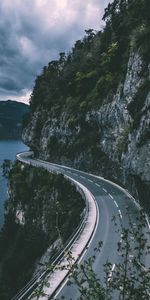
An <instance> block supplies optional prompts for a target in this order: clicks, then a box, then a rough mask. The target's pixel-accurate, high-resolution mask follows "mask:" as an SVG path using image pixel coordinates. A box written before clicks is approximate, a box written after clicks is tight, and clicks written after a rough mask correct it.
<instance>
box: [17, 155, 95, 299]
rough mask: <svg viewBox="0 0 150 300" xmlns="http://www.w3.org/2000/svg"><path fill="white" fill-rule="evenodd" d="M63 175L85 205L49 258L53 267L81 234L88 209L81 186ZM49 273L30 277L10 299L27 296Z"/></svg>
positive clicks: (53, 171)
mask: <svg viewBox="0 0 150 300" xmlns="http://www.w3.org/2000/svg"><path fill="white" fill-rule="evenodd" d="M25 153H26V152H25ZM30 155H31V153H29V152H28V153H26V155H25V156H26V157H29V156H30ZM16 157H17V160H19V161H21V162H23V163H27V161H24V159H22V158H20V157H19V154H17V155H16ZM28 164H31V165H33V166H36V164H35V163H32V162H28ZM49 171H50V172H51V173H54V174H56V173H57V172H56V171H55V170H49ZM57 174H58V173H57ZM64 177H65V178H66V180H69V181H70V182H71V184H73V185H75V186H76V188H77V190H78V191H79V193H80V194H81V196H82V198H83V199H84V201H85V204H86V207H85V208H84V212H83V216H82V219H81V221H80V223H79V225H78V226H77V227H76V229H75V231H74V232H73V233H72V234H71V236H70V237H69V238H68V240H67V241H66V242H65V243H64V245H63V247H62V248H61V249H60V250H59V251H58V252H56V253H55V254H54V255H53V256H52V257H51V258H50V260H49V264H51V265H52V266H54V267H55V266H56V264H58V263H59V262H60V261H61V259H62V257H63V256H64V254H65V253H66V251H68V250H69V249H70V247H71V246H72V245H73V243H74V242H75V241H76V240H77V239H78V238H79V236H80V235H81V233H82V231H83V229H84V227H85V224H86V220H87V217H88V211H89V205H88V201H87V199H86V196H85V193H84V191H83V190H82V188H81V187H80V186H79V185H78V184H77V183H76V182H75V181H74V180H73V179H71V178H70V177H68V176H66V175H64ZM49 273H50V271H48V270H45V271H42V272H39V273H37V274H36V275H35V276H34V278H32V279H31V280H30V281H29V282H28V283H27V284H26V285H25V286H24V288H23V289H21V290H20V291H19V292H18V293H17V294H16V295H15V296H14V297H13V298H12V299H11V300H25V299H27V297H29V296H30V295H31V293H32V292H33V291H34V290H35V288H36V287H37V286H38V284H39V281H40V280H41V279H44V278H45V277H46V275H47V274H49Z"/></svg>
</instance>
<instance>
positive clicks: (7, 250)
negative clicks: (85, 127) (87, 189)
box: [0, 163, 84, 300]
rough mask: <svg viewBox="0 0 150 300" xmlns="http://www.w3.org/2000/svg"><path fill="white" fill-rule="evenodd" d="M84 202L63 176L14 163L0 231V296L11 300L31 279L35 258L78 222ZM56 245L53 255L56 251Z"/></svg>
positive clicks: (66, 237)
mask: <svg viewBox="0 0 150 300" xmlns="http://www.w3.org/2000/svg"><path fill="white" fill-rule="evenodd" d="M83 208H84V201H83V199H82V197H81V195H80V194H79V192H77V191H76V188H75V187H74V186H73V185H71V184H70V182H68V181H67V180H66V179H65V178H64V177H63V175H54V174H50V173H49V172H48V171H46V170H44V169H41V168H33V167H31V166H28V165H23V164H21V163H16V164H15V165H14V167H13V168H12V170H11V171H10V174H9V199H8V201H7V202H6V216H5V224H4V227H3V229H2V231H1V233H0V298H1V299H3V300H6V299H10V298H11V297H12V296H13V295H14V294H15V293H16V292H17V291H18V290H19V289H21V287H23V285H24V284H25V283H26V282H27V281H28V280H29V279H30V278H31V276H32V273H33V271H34V268H35V263H36V261H37V259H39V258H40V257H41V255H42V254H43V253H44V251H45V250H46V249H47V247H48V246H50V245H52V244H53V243H54V242H55V241H56V240H58V244H57V246H58V247H61V245H62V244H63V243H64V242H65V241H66V240H67V239H68V237H69V236H70V235H71V233H72V232H73V231H74V230H75V228H76V227H77V225H78V224H79V222H80V218H81V213H82V211H83ZM57 250H58V249H57V247H56V245H55V247H54V249H53V254H54V253H55V252H56V251H57Z"/></svg>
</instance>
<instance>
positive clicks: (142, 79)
mask: <svg viewBox="0 0 150 300" xmlns="http://www.w3.org/2000/svg"><path fill="white" fill-rule="evenodd" d="M149 11H150V1H149V0H145V1H142V0H132V1H131V0H128V1H127V0H115V1H114V2H113V3H112V4H109V5H108V7H107V9H106V10H105V14H104V20H105V21H106V26H105V28H104V30H103V31H101V32H95V31H94V30H92V29H90V30H87V31H86V36H85V37H84V38H83V40H79V41H77V42H76V44H75V45H74V47H73V48H72V50H71V51H70V53H69V54H67V55H66V54H65V53H60V57H59V59H58V60H57V61H52V62H50V63H49V65H48V66H47V67H44V69H43V72H42V74H41V75H40V76H38V77H37V79H36V82H35V87H34V89H33V93H32V96H31V100H30V108H31V116H30V120H29V121H28V124H27V126H26V128H25V129H24V132H23V139H24V142H25V143H26V144H27V145H29V146H30V147H31V149H32V150H33V151H34V153H35V155H36V156H38V157H40V158H43V159H45V160H49V161H53V162H59V163H65V164H68V165H72V166H74V167H76V168H80V169H83V170H90V171H92V172H95V173H97V174H100V175H104V176H106V177H107V178H111V179H112V180H115V181H118V182H119V183H120V184H121V185H123V186H126V187H127V188H128V189H129V190H130V191H131V192H132V194H133V195H134V196H136V198H137V199H139V200H140V202H141V203H142V205H143V206H144V207H145V208H146V209H147V210H149V207H150V206H149V199H150V184H149V183H150V139H149V138H150V43H149V41H150V18H149Z"/></svg>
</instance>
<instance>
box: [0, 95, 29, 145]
mask: <svg viewBox="0 0 150 300" xmlns="http://www.w3.org/2000/svg"><path fill="white" fill-rule="evenodd" d="M28 112H29V106H28V105H26V104H24V103H21V102H17V101H12V100H8V101H0V139H18V138H21V133H22V120H23V116H24V115H25V114H26V113H28Z"/></svg>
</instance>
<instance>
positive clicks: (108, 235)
mask: <svg viewBox="0 0 150 300" xmlns="http://www.w3.org/2000/svg"><path fill="white" fill-rule="evenodd" d="M17 159H18V160H21V161H23V162H25V163H30V164H33V165H36V166H39V167H44V168H46V169H47V170H49V171H50V172H53V171H55V172H57V173H62V174H64V175H65V176H67V177H68V178H70V179H72V180H75V181H76V182H78V183H79V184H81V185H82V186H84V187H85V188H87V190H88V191H89V192H90V193H91V194H92V196H93V197H94V199H95V201H96V205H97V209H98V214H99V218H98V224H97V226H96V228H95V231H94V235H93V237H92V240H91V241H90V245H88V247H87V246H86V248H85V249H84V252H83V253H82V256H81V257H80V259H79V261H80V262H81V261H82V262H83V261H84V260H87V259H88V258H89V257H91V256H92V255H93V254H94V249H95V247H97V245H98V242H99V241H102V242H103V246H102V249H101V252H100V253H99V252H98V253H97V255H96V259H95V262H94V265H93V268H94V271H95V272H96V274H97V275H98V276H99V277H100V279H101V281H102V282H103V280H104V279H103V278H104V271H103V265H104V264H105V263H106V261H109V262H111V263H112V266H113V269H114V268H115V265H116V264H118V263H119V262H121V260H122V257H121V256H120V255H119V254H118V252H117V248H118V242H119V241H120V240H121V236H120V235H119V234H118V232H116V227H115V225H114V223H113V222H112V217H113V216H114V215H115V216H116V221H117V223H118V228H121V226H122V225H123V226H124V227H126V228H128V227H129V223H128V222H129V221H128V217H127V214H126V212H127V211H126V208H127V207H128V209H129V213H130V219H131V222H132V224H133V225H134V226H136V223H137V219H136V217H137V214H138V213H139V205H138V204H137V203H136V201H135V200H134V199H133V198H132V196H131V195H130V194H129V193H128V192H127V191H126V190H125V189H123V188H121V187H119V186H118V185H116V184H114V183H113V182H110V181H108V180H106V179H104V178H102V177H98V176H95V175H92V174H89V173H85V172H82V171H79V170H76V169H72V168H69V167H66V166H62V165H56V164H52V163H49V162H46V161H42V160H37V159H36V160H35V159H33V158H29V156H28V154H27V155H26V154H24V153H22V154H19V155H17ZM148 227H149V229H150V226H149V223H148ZM144 260H145V261H143V262H144V264H145V265H146V266H147V267H149V263H150V261H149V259H148V258H147V256H145V258H144ZM66 282H67V278H66V279H65V281H64V280H63V281H62V284H61V285H60V284H59V286H58V288H57V289H56V292H55V294H53V298H52V299H57V298H58V297H59V298H60V297H61V296H62V295H63V296H65V299H67V300H69V299H72V300H76V299H77V298H78V296H79V294H78V290H77V288H76V287H75V286H67V285H66ZM46 292H48V290H47V291H46ZM17 299H26V298H21V297H20V298H17ZM40 299H41V300H42V299H43V300H44V299H46V298H44V297H41V298H40Z"/></svg>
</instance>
